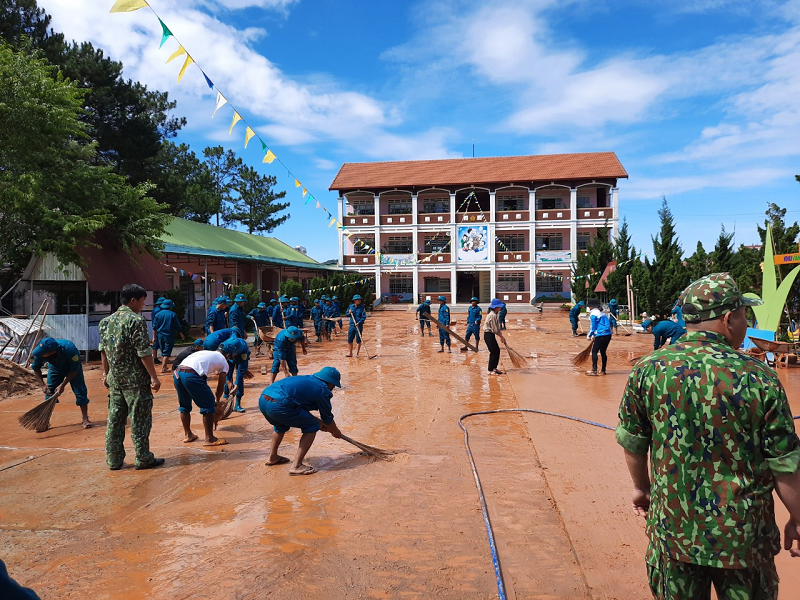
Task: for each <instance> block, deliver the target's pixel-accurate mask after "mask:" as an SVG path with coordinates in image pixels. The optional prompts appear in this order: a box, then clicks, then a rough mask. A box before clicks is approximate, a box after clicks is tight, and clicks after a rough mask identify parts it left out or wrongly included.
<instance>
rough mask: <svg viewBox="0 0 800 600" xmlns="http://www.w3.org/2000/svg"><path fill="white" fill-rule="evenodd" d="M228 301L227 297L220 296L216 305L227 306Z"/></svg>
mask: <svg viewBox="0 0 800 600" xmlns="http://www.w3.org/2000/svg"><path fill="white" fill-rule="evenodd" d="M227 303H228V299H227V298H225V296H218V297H217V299H216V300H214V304H227Z"/></svg>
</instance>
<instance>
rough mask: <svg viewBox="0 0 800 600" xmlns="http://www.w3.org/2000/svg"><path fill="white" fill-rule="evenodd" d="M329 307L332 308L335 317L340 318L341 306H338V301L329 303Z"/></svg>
mask: <svg viewBox="0 0 800 600" xmlns="http://www.w3.org/2000/svg"><path fill="white" fill-rule="evenodd" d="M331 306H333V310H334V312H335V313H336V316H337V317H339V316H341V314H342V311H341V306H340V305H339V301H338V300H334V301H333V302H331ZM351 306H352V305H351Z"/></svg>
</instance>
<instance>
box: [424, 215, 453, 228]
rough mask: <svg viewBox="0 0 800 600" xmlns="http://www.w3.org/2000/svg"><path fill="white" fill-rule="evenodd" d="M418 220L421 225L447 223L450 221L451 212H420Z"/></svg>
mask: <svg viewBox="0 0 800 600" xmlns="http://www.w3.org/2000/svg"><path fill="white" fill-rule="evenodd" d="M417 222H418V223H419V224H420V225H427V224H431V225H435V224H439V223H441V224H443V225H446V224H447V223H449V222H450V213H420V214H419V218H418V220H417Z"/></svg>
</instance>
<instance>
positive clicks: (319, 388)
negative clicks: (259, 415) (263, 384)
mask: <svg viewBox="0 0 800 600" xmlns="http://www.w3.org/2000/svg"><path fill="white" fill-rule="evenodd" d="M261 393H262V394H264V395H266V396H269V397H270V398H272V399H273V400H275V402H278V403H280V404H289V405H291V404H294V405H296V406H300V407H301V408H304V409H306V410H308V411H312V410H316V411H319V418H320V419H322V422H323V423H325V424H326V425H328V424H330V423H332V422H333V407H332V406H331V398H333V393H332V392H331V391H330V390H329V389H328V384H326V383H325V382H324V381H322V380H320V379H317V378H316V377H314V376H313V375H297V376H295V377H285V378H283V379H279V380H278V381H276V382H275V383H273V384H272V385H270V386H269V387H267V388H264V391H263V392H261Z"/></svg>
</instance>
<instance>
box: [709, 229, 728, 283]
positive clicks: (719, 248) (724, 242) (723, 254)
mask: <svg viewBox="0 0 800 600" xmlns="http://www.w3.org/2000/svg"><path fill="white" fill-rule="evenodd" d="M732 240H733V234H732V233H728V232H727V231H725V225H722V229H721V231H720V232H719V237H718V238H717V243H716V244H715V245H714V251H713V252H712V253H711V263H712V269H713V272H714V273H730V271H731V269H732V268H733V256H734V250H733V244H732Z"/></svg>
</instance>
